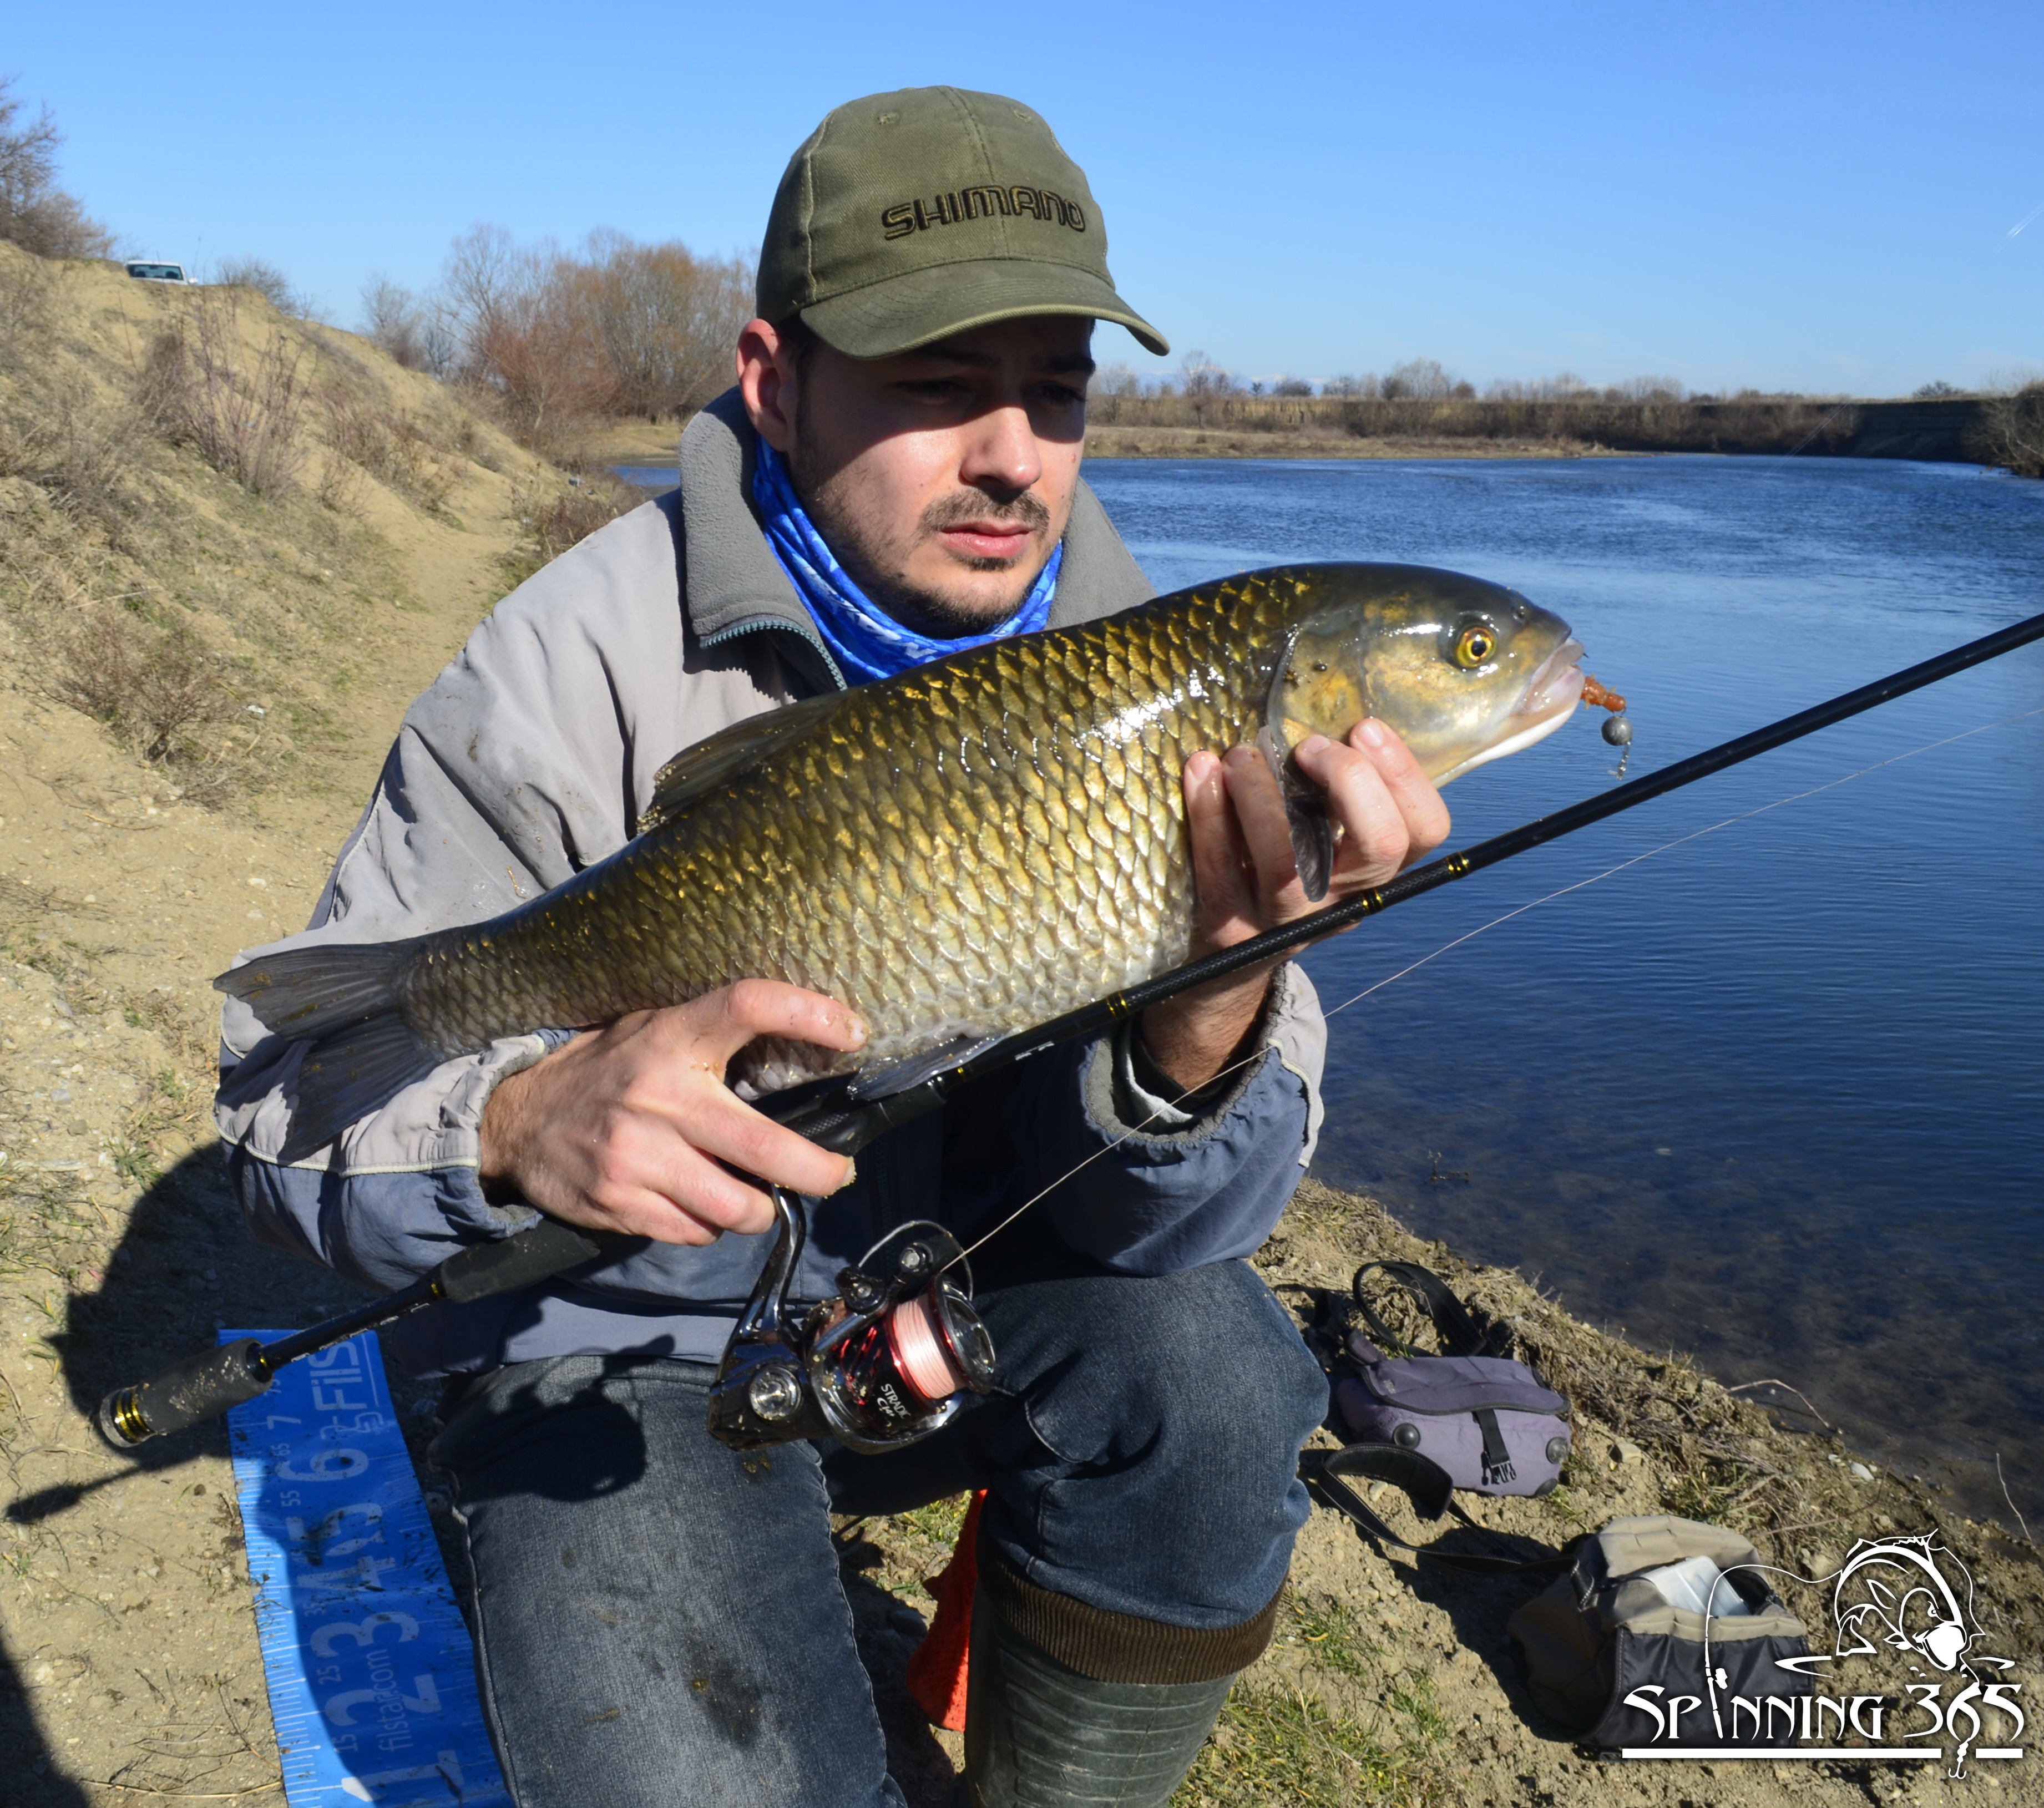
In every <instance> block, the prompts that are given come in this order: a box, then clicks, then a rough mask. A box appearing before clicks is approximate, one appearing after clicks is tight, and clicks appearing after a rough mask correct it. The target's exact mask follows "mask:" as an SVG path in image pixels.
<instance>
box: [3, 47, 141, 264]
mask: <svg viewBox="0 0 2044 1808" xmlns="http://www.w3.org/2000/svg"><path fill="white" fill-rule="evenodd" d="M13 86H14V78H13V76H11V75H9V76H6V77H0V239H11V240H13V242H14V243H15V244H17V245H19V246H21V248H22V249H23V250H24V251H33V252H34V253H35V255H37V257H104V256H106V255H107V253H108V252H109V251H110V250H112V248H113V239H112V237H111V236H110V235H109V233H108V232H107V230H106V228H105V227H104V226H102V225H100V224H99V222H98V221H96V220H92V219H89V218H88V217H86V212H85V208H84V205H83V203H82V202H79V200H78V198H76V197H75V196H74V195H71V194H66V193H65V192H64V190H62V189H60V188H59V187H58V186H56V173H57V147H58V146H59V145H60V144H63V133H62V132H60V131H58V130H57V129H56V121H54V120H52V118H51V117H50V109H48V107H44V108H43V109H42V110H41V111H40V113H38V114H37V117H36V118H35V120H34V121H33V122H28V121H22V120H21V102H20V101H19V100H18V99H17V98H15V95H14V94H13Z"/></svg>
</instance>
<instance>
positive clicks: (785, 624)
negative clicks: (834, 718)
mask: <svg viewBox="0 0 2044 1808" xmlns="http://www.w3.org/2000/svg"><path fill="white" fill-rule="evenodd" d="M763 628H778V629H780V630H781V631H782V633H784V634H799V635H801V637H802V639H805V640H806V641H807V642H809V644H810V645H811V646H812V647H815V648H816V651H817V653H818V654H820V656H821V658H822V659H823V662H824V670H825V671H827V672H828V673H829V674H830V675H831V681H832V683H834V684H835V685H836V686H837V688H838V689H840V690H849V689H851V685H848V684H847V683H846V682H845V681H844V674H843V672H842V671H840V670H839V669H838V662H837V661H836V660H835V659H833V658H832V657H831V650H830V649H829V648H828V647H826V646H825V645H824V643H823V636H822V635H820V634H818V633H817V632H816V630H815V629H814V628H809V627H805V625H804V624H802V623H801V622H798V621H790V620H788V619H787V618H786V616H770V615H763V616H754V617H753V618H752V620H750V621H741V622H736V623H734V624H732V626H731V627H729V628H719V629H718V630H717V632H716V633H714V634H710V635H705V636H704V637H703V642H702V644H703V645H704V646H705V647H720V646H721V645H723V643H724V642H725V641H727V640H736V639H737V638H738V637H739V635H741V634H757V633H758V632H759V631H760V630H761V629H763Z"/></svg>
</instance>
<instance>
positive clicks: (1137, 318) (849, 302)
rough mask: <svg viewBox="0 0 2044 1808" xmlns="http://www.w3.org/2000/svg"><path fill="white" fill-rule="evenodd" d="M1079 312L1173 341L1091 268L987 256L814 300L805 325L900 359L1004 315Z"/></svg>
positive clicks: (1153, 339) (860, 350)
mask: <svg viewBox="0 0 2044 1808" xmlns="http://www.w3.org/2000/svg"><path fill="white" fill-rule="evenodd" d="M1032 314H1078V315H1083V316H1085V317H1088V318H1090V319H1093V320H1097V321H1113V322H1114V323H1115V324H1116V325H1117V326H1124V327H1126V328H1128V330H1129V331H1130V332H1131V333H1133V334H1134V335H1135V337H1136V340H1138V342H1139V343H1140V344H1141V345H1142V347H1143V350H1144V351H1151V352H1155V354H1156V355H1158V357H1160V358H1161V357H1163V356H1164V355H1166V353H1168V352H1169V351H1170V349H1171V345H1170V340H1167V339H1166V338H1165V336H1163V334H1162V333H1161V332H1158V330H1157V329H1156V328H1155V327H1154V326H1152V325H1151V324H1150V323H1149V322H1148V321H1146V320H1145V319H1143V317H1142V316H1141V315H1140V314H1139V313H1136V312H1135V309H1133V308H1131V307H1130V306H1129V305H1128V303H1127V302H1126V301H1123V300H1122V298H1121V297H1120V296H1119V295H1117V294H1115V292H1114V290H1113V289H1112V287H1110V286H1108V284H1107V283H1105V282H1101V279H1100V278H1098V277H1097V276H1095V275H1093V274H1092V273H1091V272H1090V271H1084V270H1078V269H1075V268H1074V267H1072V266H1071V265H1070V264H1063V263H1038V262H1036V261H1035V260H1034V259H1027V258H980V259H970V260H967V261H965V262H962V263H941V264H937V265H935V266H933V267H930V268H928V269H925V270H912V271H904V272H902V274H901V275H899V276H890V277H889V278H887V279H886V281H885V282H872V283H868V284H867V285H866V286H865V287H864V288H863V289H854V290H850V291H849V292H848V293H847V294H842V295H832V296H830V297H827V298H826V299H825V300H823V301H815V302H812V303H811V304H810V305H809V306H808V307H806V308H805V309H802V321H803V323H804V324H805V325H807V326H809V328H812V329H813V331H814V332H816V335H817V336H818V337H820V338H821V339H822V340H824V342H825V343H826V344H830V345H834V346H836V347H837V349H838V350H839V351H842V352H843V353H844V354H845V355H846V356H847V357H848V358H892V357H893V356H894V355H896V354H897V352H902V351H914V350H915V348H916V347H917V346H919V345H928V344H931V343H932V342H933V341H934V340H939V339H947V338H949V337H950V336H951V335H952V334H953V333H957V332H969V331H970V329H971V328H974V327H982V326H991V325H992V324H993V323H994V322H995V321H1013V320H1023V319H1026V318H1027V317H1028V316H1030V315H1032Z"/></svg>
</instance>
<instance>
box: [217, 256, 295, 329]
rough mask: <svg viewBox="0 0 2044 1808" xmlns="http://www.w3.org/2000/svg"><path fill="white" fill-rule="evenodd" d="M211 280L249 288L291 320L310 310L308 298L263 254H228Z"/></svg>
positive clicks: (229, 285)
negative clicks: (236, 255)
mask: <svg viewBox="0 0 2044 1808" xmlns="http://www.w3.org/2000/svg"><path fill="white" fill-rule="evenodd" d="M213 280H214V281H215V282H218V283H221V284H222V285H224V286H226V287H228V288H231V289H252V290H255V293H256V294H259V295H260V296H261V297H263V300H264V301H267V302H268V303H269V304H270V305H271V307H273V308H275V309H276V310H277V312H278V313H280V314H287V315H289V316H290V317H291V318H292V319H294V320H303V319H305V317H307V316H308V315H309V314H310V313H312V311H313V309H312V302H311V300H310V298H309V297H307V296H305V295H304V294H301V293H300V292H299V291H298V290H297V289H295V288H294V287H293V286H291V279H290V277H288V276H286V274H284V273H283V271H281V270H279V268H278V267H276V265H275V264H274V263H271V262H269V261H268V259H265V258H259V257H231V258H229V259H228V260H227V261H226V262H225V263H223V264H222V265H221V267H220V270H219V273H218V274H217V275H216V276H215V277H214V278H213Z"/></svg>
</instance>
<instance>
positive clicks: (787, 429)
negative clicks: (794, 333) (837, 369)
mask: <svg viewBox="0 0 2044 1808" xmlns="http://www.w3.org/2000/svg"><path fill="white" fill-rule="evenodd" d="M738 393H740V395H741V396H742V397H744V400H745V412H746V413H747V415H748V416H751V421H752V430H753V432H755V433H757V434H758V435H759V437H760V438H761V439H763V440H765V441H766V442H767V444H768V445H770V446H771V447H773V448H774V451H777V452H778V453H779V454H780V455H782V457H783V458H787V457H790V456H791V455H793V452H794V450H795V424H796V420H797V416H798V412H799V409H800V405H801V378H800V375H799V374H798V373H797V370H796V367H795V351H794V347H793V346H792V345H790V344H789V343H788V341H787V339H786V336H784V335H783V334H782V332H781V330H780V328H778V327H777V326H775V325H774V323H773V322H772V321H762V320H753V321H747V322H746V323H745V327H744V330H743V332H740V334H739V336H738Z"/></svg>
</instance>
